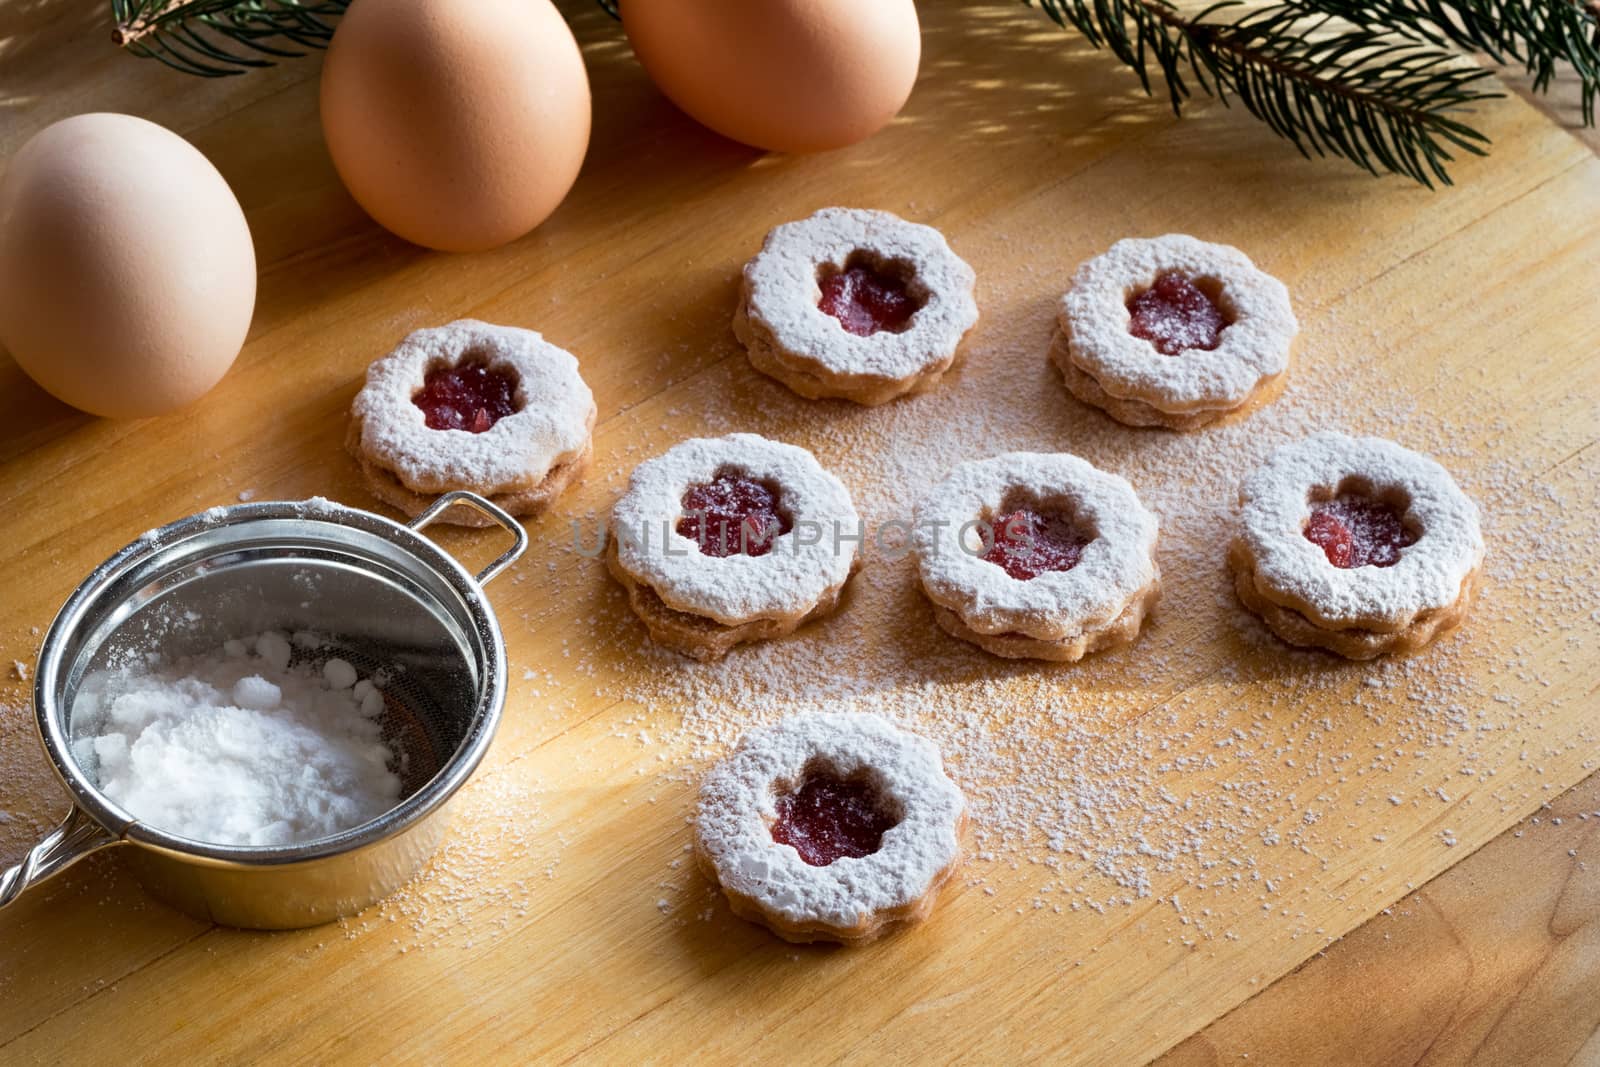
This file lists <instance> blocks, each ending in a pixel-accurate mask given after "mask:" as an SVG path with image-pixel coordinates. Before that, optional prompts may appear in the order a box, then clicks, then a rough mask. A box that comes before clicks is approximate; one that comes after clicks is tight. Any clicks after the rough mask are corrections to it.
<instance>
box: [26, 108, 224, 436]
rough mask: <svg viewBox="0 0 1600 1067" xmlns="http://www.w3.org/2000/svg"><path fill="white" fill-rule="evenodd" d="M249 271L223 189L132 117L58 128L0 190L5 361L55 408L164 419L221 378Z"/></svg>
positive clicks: (182, 146)
mask: <svg viewBox="0 0 1600 1067" xmlns="http://www.w3.org/2000/svg"><path fill="white" fill-rule="evenodd" d="M255 300H256V255H255V248H254V246H253V245H252V244H251V243H250V228H249V226H247V225H246V224H245V220H244V212H243V211H241V210H240V209H239V201H238V200H236V199H235V198H234V195H233V191H232V190H230V189H229V188H228V183H227V182H225V181H223V179H222V175H220V174H218V173H217V168H215V167H213V166H212V165H211V163H210V161H208V160H207V159H206V157H205V156H203V155H201V154H200V153H199V152H198V151H197V150H196V149H195V148H194V146H192V145H191V144H189V142H187V141H185V140H184V139H183V138H181V137H179V136H178V135H177V134H175V133H172V132H171V131H169V130H166V129H163V128H162V127H160V126H157V125H156V124H155V123H153V122H146V121H145V120H144V119H137V118H134V117H133V116H131V115H110V114H91V115H78V116H76V117H74V118H70V119H63V120H62V121H60V122H57V123H56V124H55V125H53V126H49V127H46V128H45V129H44V130H41V131H40V132H39V133H37V134H35V135H34V136H33V138H32V139H30V140H29V141H28V142H27V143H26V144H24V145H23V146H22V148H21V150H20V151H18V152H17V154H16V156H15V157H14V158H13V159H12V160H11V164H10V166H9V167H8V168H7V170H6V174H5V180H4V181H3V182H0V345H3V346H4V347H5V348H6V349H7V350H8V351H9V352H10V353H11V355H12V356H13V357H14V358H15V359H16V361H17V363H18V364H20V365H21V367H22V369H23V370H24V371H26V372H27V373H28V375H29V377H31V378H33V380H34V381H36V382H38V383H39V384H40V385H41V386H43V387H44V388H45V389H47V390H49V391H50V392H51V393H53V394H54V395H55V396H57V397H59V398H60V399H61V400H64V401H66V402H67V403H68V404H71V405H73V406H74V407H78V408H82V409H83V410H84V411H88V412H92V413H94V414H96V415H112V416H119V417H133V416H145V415H158V414H161V413H162V412H166V411H171V410H173V409H175V408H179V407H182V406H183V405H185V404H187V403H189V402H190V401H192V400H194V399H195V398H197V397H199V396H200V395H201V394H202V393H204V392H205V391H206V390H208V389H210V388H211V387H212V386H213V385H215V384H217V382H218V380H220V379H221V378H222V376H223V375H224V374H225V373H227V370H228V368H229V367H230V366H232V364H233V361H234V358H235V357H236V356H238V354H239V348H240V346H242V345H243V344H244V338H245V333H246V332H247V331H248V330H249V328H250V315H251V312H252V311H253V310H254V308H255Z"/></svg>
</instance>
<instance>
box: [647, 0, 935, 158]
mask: <svg viewBox="0 0 1600 1067" xmlns="http://www.w3.org/2000/svg"><path fill="white" fill-rule="evenodd" d="M621 12H622V26H623V29H624V30H626V31H627V34H628V40H629V41H630V42H631V43H632V44H633V51H634V54H635V55H637V56H638V57H639V62H640V63H642V64H644V68H645V70H647V71H649V73H650V77H651V78H653V79H655V83H656V85H657V86H659V87H660V89H661V91H662V92H663V93H665V94H666V95H667V97H668V98H669V99H671V100H672V102H673V103H675V104H677V105H678V106H679V107H680V108H682V109H683V110H684V111H687V112H688V113H689V114H690V115H692V116H694V118H696V119H698V120H699V121H700V122H702V123H704V124H705V125H707V126H710V127H711V128H712V129H713V130H716V131H717V132H718V133H720V134H722V135H723V136H725V137H731V138H733V139H734V140H736V141H743V142H744V143H745V144H750V145H755V146H756V147H758V148H770V149H773V150H776V151H780V152H817V151H821V150H823V149H828V148H839V147H842V146H844V145H847V144H854V143H855V142H856V141H859V140H862V139H863V138H865V137H868V136H870V135H871V134H873V133H875V132H877V130H879V129H880V128H882V127H883V126H884V125H885V124H886V123H888V121H889V120H890V119H892V118H894V116H895V113H896V112H898V111H899V110H900V108H901V107H902V106H903V105H904V104H905V102H906V97H908V96H910V95H911V86H912V84H913V83H914V82H915V81H916V80H917V63H918V62H919V60H920V59H921V56H922V34H921V31H920V29H919V28H918V25H917V9H916V6H915V5H914V4H913V3H912V0H762V2H760V3H753V2H752V0H622V3H621Z"/></svg>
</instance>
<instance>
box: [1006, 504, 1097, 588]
mask: <svg viewBox="0 0 1600 1067" xmlns="http://www.w3.org/2000/svg"><path fill="white" fill-rule="evenodd" d="M990 525H991V529H992V530H993V537H992V540H993V543H992V544H991V545H990V546H989V550H988V551H987V552H985V553H984V554H983V556H982V557H981V558H983V559H985V560H987V561H989V562H990V563H993V564H994V565H995V566H997V567H1003V568H1004V569H1005V572H1006V573H1007V574H1009V575H1011V577H1013V578H1015V579H1017V580H1018V581H1021V582H1025V581H1027V580H1028V579H1030V578H1037V577H1039V575H1041V574H1043V573H1045V572H1046V571H1070V570H1071V569H1072V568H1074V567H1076V566H1077V565H1078V561H1079V560H1080V559H1082V558H1083V549H1084V546H1085V545H1087V544H1088V543H1089V541H1090V539H1089V538H1085V537H1083V536H1082V535H1080V534H1079V533H1078V531H1077V529H1075V528H1074V527H1073V525H1072V522H1071V521H1070V520H1069V519H1067V518H1066V517H1065V516H1062V515H1054V514H1046V515H1041V514H1040V513H1039V512H1037V511H1034V510H1033V509H1032V508H1019V509H1018V510H1016V511H1012V512H1007V513H1006V514H1004V515H996V516H995V517H994V519H993V520H992V521H991V524H990Z"/></svg>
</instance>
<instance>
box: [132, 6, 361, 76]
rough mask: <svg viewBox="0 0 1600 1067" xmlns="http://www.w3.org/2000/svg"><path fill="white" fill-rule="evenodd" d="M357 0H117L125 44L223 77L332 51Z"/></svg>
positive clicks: (174, 65)
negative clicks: (340, 24) (337, 23)
mask: <svg viewBox="0 0 1600 1067" xmlns="http://www.w3.org/2000/svg"><path fill="white" fill-rule="evenodd" d="M348 4H349V0H111V13H112V16H113V17H114V18H115V20H116V29H115V30H114V31H113V33H112V37H113V39H114V40H115V41H116V42H117V44H119V45H121V46H122V47H123V48H126V49H127V50H128V51H130V52H132V53H133V54H134V55H137V56H145V57H148V58H150V59H155V60H159V61H160V62H162V63H165V64H166V65H167V66H169V67H172V68H173V69H174V70H179V71H182V72H183V73H185V74H198V75H200V76H201V77H206V78H220V77H224V76H226V75H229V74H241V73H243V72H244V71H245V70H246V69H249V68H251V67H270V66H272V64H273V63H274V62H276V61H277V60H279V59H290V58H294V57H296V56H302V55H304V54H305V53H306V51H308V50H310V49H314V48H326V47H327V46H328V40H329V38H331V37H332V36H333V22H334V20H335V19H337V18H338V17H339V16H340V15H342V14H343V13H344V9H345V7H346V6H348Z"/></svg>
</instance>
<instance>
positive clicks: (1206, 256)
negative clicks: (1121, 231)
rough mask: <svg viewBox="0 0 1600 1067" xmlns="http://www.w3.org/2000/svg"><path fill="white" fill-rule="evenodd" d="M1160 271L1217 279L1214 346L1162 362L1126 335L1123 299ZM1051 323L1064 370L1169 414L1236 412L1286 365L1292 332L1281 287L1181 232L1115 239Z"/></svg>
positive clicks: (1295, 326) (1076, 281)
mask: <svg viewBox="0 0 1600 1067" xmlns="http://www.w3.org/2000/svg"><path fill="white" fill-rule="evenodd" d="M1164 271H1178V272H1180V273H1182V274H1183V275H1185V276H1186V277H1188V278H1190V279H1213V280H1215V281H1216V282H1220V283H1221V300H1222V302H1223V306H1224V308H1225V309H1226V310H1227V311H1229V312H1230V313H1231V322H1230V323H1229V325H1228V326H1227V328H1226V329H1224V330H1223V331H1222V335H1221V341H1220V343H1219V344H1218V345H1217V347H1215V348H1213V349H1200V348H1189V349H1185V350H1184V351H1183V352H1182V353H1180V354H1179V355H1176V356H1168V355H1163V354H1162V353H1160V352H1158V351H1157V350H1156V348H1155V346H1154V345H1152V344H1151V343H1150V342H1149V341H1146V340H1144V339H1142V338H1139V337H1135V336H1134V335H1133V334H1132V333H1130V332H1129V331H1128V306H1127V300H1128V296H1129V295H1130V294H1131V293H1134V292H1136V291H1138V290H1139V289H1141V288H1147V287H1149V286H1150V285H1151V284H1152V283H1153V282H1154V281H1155V279H1156V276H1157V275H1158V274H1160V273H1162V272H1164ZM1059 322H1060V326H1061V331H1062V333H1063V334H1065V335H1066V337H1067V339H1068V355H1069V357H1070V358H1071V360H1072V362H1073V364H1074V365H1076V366H1077V367H1078V368H1079V369H1080V370H1082V371H1084V372H1085V373H1086V374H1089V375H1090V376H1091V377H1093V378H1094V380H1095V381H1096V382H1097V383H1098V384H1099V386H1100V388H1101V389H1103V390H1105V392H1107V393H1109V394H1110V395H1112V396H1114V397H1119V398H1123V399H1127V398H1133V399H1137V400H1142V401H1144V402H1146V403H1149V404H1151V405H1152V406H1154V407H1156V408H1158V409H1160V410H1161V411H1165V412H1170V413H1179V412H1183V413H1188V412H1194V411H1202V410H1213V409H1219V408H1221V409H1227V408H1233V407H1236V406H1238V405H1239V404H1240V403H1242V402H1243V401H1244V400H1245V398H1246V397H1247V396H1249V394H1250V391H1251V390H1252V389H1254V388H1255V387H1256V386H1257V385H1258V384H1259V383H1260V382H1261V380H1262V379H1263V378H1269V377H1271V376H1272V375H1274V374H1278V373H1279V372H1281V371H1282V370H1283V369H1284V367H1286V366H1288V363H1289V346H1290V344H1291V343H1292V342H1293V341H1294V337H1295V334H1296V333H1297V332H1299V329H1300V324H1299V323H1298V322H1297V321H1296V320H1295V316H1294V309H1293V308H1292V307H1291V306H1290V304H1289V290H1288V289H1286V288H1285V287H1284V285H1283V283H1282V282H1280V281H1278V279H1276V278H1274V277H1272V276H1271V275H1269V274H1266V273H1263V272H1262V271H1260V270H1258V269H1256V266H1255V264H1254V263H1252V262H1251V261H1250V257H1249V256H1246V255H1245V254H1244V253H1243V252H1241V251H1239V250H1238V249H1237V248H1231V247H1229V246H1227V245H1218V244H1211V243H1210V242H1207V241H1200V240H1196V239H1195V238H1193V237H1190V236H1188V235H1186V234H1181V233H1172V234H1167V235H1166V236H1163V237H1152V238H1139V237H1129V238H1124V239H1123V240H1121V241H1118V242H1117V243H1116V244H1114V245H1112V246H1111V249H1110V251H1108V252H1105V253H1104V254H1102V255H1098V256H1095V257H1094V258H1093V259H1090V260H1088V261H1087V262H1085V263H1084V264H1083V265H1082V266H1081V267H1079V268H1078V272H1077V274H1076V275H1075V276H1074V278H1073V279H1072V288H1070V289H1069V290H1067V292H1066V294H1065V295H1064V296H1062V298H1061V309H1060V312H1059Z"/></svg>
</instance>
